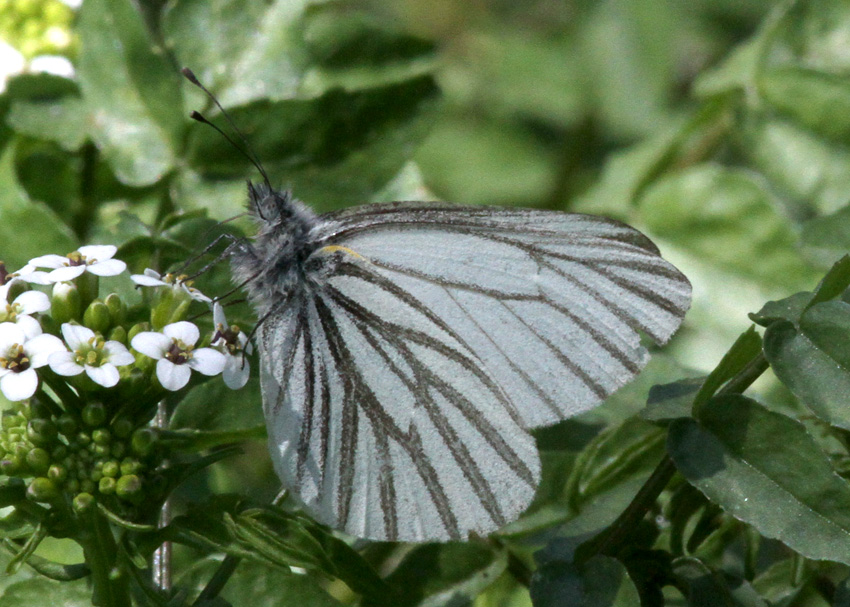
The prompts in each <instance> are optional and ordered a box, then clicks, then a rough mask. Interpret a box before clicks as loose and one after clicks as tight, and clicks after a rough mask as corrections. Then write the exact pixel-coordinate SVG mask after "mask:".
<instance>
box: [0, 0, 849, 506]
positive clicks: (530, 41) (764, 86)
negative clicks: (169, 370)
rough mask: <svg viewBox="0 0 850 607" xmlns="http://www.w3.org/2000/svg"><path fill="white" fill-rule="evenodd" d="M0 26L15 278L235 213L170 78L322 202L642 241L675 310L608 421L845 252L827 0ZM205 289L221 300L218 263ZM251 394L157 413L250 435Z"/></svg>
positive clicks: (250, 470)
mask: <svg viewBox="0 0 850 607" xmlns="http://www.w3.org/2000/svg"><path fill="white" fill-rule="evenodd" d="M0 40H2V41H3V42H4V44H5V45H6V46H5V47H0V50H2V51H3V54H2V55H0V65H2V66H3V68H4V69H5V70H7V71H17V72H19V73H17V74H16V75H15V74H12V75H9V76H8V78H7V79H6V82H5V88H4V91H3V93H2V94H0V259H3V260H5V261H6V262H7V263H8V264H9V266H10V267H11V268H12V269H14V268H15V267H16V266H19V265H21V264H23V263H25V262H26V261H27V260H28V259H29V258H31V257H33V256H35V255H41V254H46V253H60V254H63V253H65V252H67V251H70V250H72V249H73V248H75V247H76V246H79V245H81V244H90V243H115V244H117V245H119V246H120V247H121V249H120V253H119V257H121V258H123V259H125V260H126V261H128V263H129V264H130V266H131V269H132V271H134V272H140V271H141V270H143V269H144V268H145V267H148V266H156V267H157V269H160V270H164V269H167V268H168V267H169V266H170V265H172V264H175V263H177V262H178V261H180V260H182V259H185V258H186V257H187V256H188V255H189V254H190V253H191V251H192V250H193V249H194V248H195V247H197V246H199V245H200V244H202V243H203V242H206V238H207V234H208V232H207V230H208V229H210V228H211V227H214V225H215V222H214V221H213V220H221V219H225V218H228V217H231V216H233V215H236V214H238V213H240V212H242V211H243V210H244V204H245V192H244V180H245V179H246V178H252V179H256V178H257V172H256V170H255V169H254V168H253V167H252V166H251V165H250V163H249V162H248V161H247V160H246V158H245V157H244V156H243V155H242V154H240V153H239V152H238V151H237V150H235V149H234V148H233V147H232V146H231V145H229V144H228V143H227V142H226V141H224V140H223V139H222V137H221V136H220V135H218V134H217V133H215V132H214V131H212V130H211V129H209V128H208V127H204V126H202V125H199V124H196V123H194V122H192V121H191V120H189V119H188V114H189V112H190V111H191V110H195V109H197V110H201V111H202V112H203V113H204V114H205V115H206V116H208V117H209V118H210V119H212V120H214V121H216V122H217V123H218V124H220V125H222V126H224V122H223V121H222V120H221V117H220V115H218V112H217V111H216V110H215V108H212V107H211V104H210V103H209V101H208V100H207V99H206V98H205V97H204V96H203V95H202V94H201V93H200V92H199V91H197V90H196V89H194V88H193V87H192V86H191V85H190V84H188V83H187V82H186V81H185V80H184V79H182V78H181V76H180V75H179V68H180V67H182V66H188V67H190V68H192V69H193V70H194V71H195V73H196V74H197V76H198V77H199V78H200V79H201V81H202V82H204V83H205V84H206V85H207V86H208V87H209V88H210V89H211V90H212V91H213V92H214V93H215V94H216V95H217V96H218V98H219V99H220V100H221V103H222V104H223V105H224V106H226V107H227V108H228V110H229V111H230V112H231V114H232V116H233V119H234V121H235V122H236V124H238V125H239V128H240V129H241V130H242V131H244V133H245V136H246V138H247V139H248V140H249V141H250V143H251V146H252V147H253V148H254V149H255V150H256V153H257V155H258V157H259V158H260V159H261V160H262V162H263V164H264V165H265V166H266V168H267V169H268V171H269V173H270V174H271V176H272V181H273V182H274V183H276V184H280V185H281V186H285V187H292V188H293V190H294V191H295V194H296V195H297V196H298V197H300V198H302V199H303V200H305V201H306V202H308V203H309V204H310V205H312V206H313V207H314V208H315V209H317V210H320V211H322V210H330V209H334V208H339V207H341V206H346V205H351V204H359V203H363V202H369V201H385V200H397V199H442V200H448V201H453V202H458V203H472V204H501V205H517V206H528V207H548V208H554V209H561V210H567V211H580V212H593V213H602V214H606V215H609V216H612V217H616V218H619V219H623V220H625V221H627V222H629V223H632V224H633V225H635V226H636V227H638V228H640V229H641V230H644V231H645V232H647V234H649V235H650V236H651V237H652V238H653V240H655V241H656V243H657V244H658V245H659V247H660V248H661V249H662V252H663V253H664V254H665V256H667V257H668V258H669V259H670V260H671V261H673V262H674V263H676V264H677V265H678V266H679V267H680V268H681V269H682V270H683V271H684V272H685V273H686V274H687V275H688V276H689V278H690V279H691V281H692V282H693V284H694V304H693V309H692V310H691V312H690V313H689V315H688V318H687V320H686V323H685V325H684V328H683V329H682V330H681V331H680V332H679V334H678V335H677V337H676V338H675V339H674V341H673V343H672V345H671V346H670V347H668V348H666V349H665V350H664V352H663V353H662V354H659V355H658V356H656V359H655V362H654V363H653V365H652V366H651V368H650V371H649V373H648V374H647V375H646V377H645V378H643V379H642V380H640V383H639V384H638V385H637V387H636V388H634V389H633V390H634V391H633V392H627V393H624V394H621V395H619V398H620V400H621V401H622V402H626V401H627V400H628V399H631V402H629V403H627V404H626V405H623V406H624V407H625V408H627V409H630V410H635V409H637V408H640V407H641V406H642V403H643V400H642V399H643V398H645V394H646V389H647V388H648V386H649V385H651V384H652V383H654V382H659V381H668V380H672V379H677V378H679V377H681V376H682V375H685V374H694V373H695V372H699V371H705V370H707V369H710V368H712V367H713V366H714V365H715V364H716V363H717V361H718V359H719V357H720V356H721V355H722V354H723V352H725V351H726V349H727V348H728V347H729V346H730V345H731V343H732V342H733V341H734V338H735V336H737V335H738V334H739V333H740V332H741V331H742V330H744V329H745V328H746V327H747V326H748V325H749V324H750V321H749V319H748V318H747V313H748V312H754V311H756V310H758V309H759V308H760V307H761V305H762V304H763V303H764V301H766V300H768V299H771V298H777V297H782V296H785V295H788V294H790V293H793V292H795V291H798V290H801V289H811V288H812V287H814V285H815V283H816V281H817V279H818V277H819V276H820V275H822V272H823V269H824V268H825V267H827V266H828V265H829V264H831V263H832V262H833V261H835V260H836V259H837V258H838V257H839V256H840V255H842V254H843V253H844V252H846V251H847V249H848V246H850V223H848V222H850V210H848V207H847V206H846V205H847V202H848V199H850V151H848V149H850V81H848V79H847V76H848V74H850V5H848V3H847V2H844V1H839V0H818V1H798V2H766V1H761V0H642V1H641V2H633V1H630V0H599V1H589V0H563V1H554V0H532V1H529V2H522V3H519V2H508V1H506V0H476V1H472V2H470V1H463V0H432V1H430V2H419V1H417V0H403V1H395V2H378V1H377V0H375V1H368V0H363V1H306V0H270V1H268V2H265V1H263V2H261V1H254V2H249V1H245V0H216V1H213V2H210V1H206V0H204V1H201V0H175V1H170V2H162V1H151V2H145V3H138V4H136V3H133V2H131V1H130V0H86V1H85V2H84V3H83V5H82V7H69V6H67V5H65V4H62V3H61V2H59V1H58V0H0ZM10 49H15V50H14V51H13V50H10ZM45 55H53V56H59V57H61V58H64V59H58V60H57V59H54V60H52V61H51V60H49V59H46V58H45ZM45 66H47V67H50V69H53V70H57V71H59V73H60V74H64V75H55V74H53V75H51V74H47V73H44V72H41V71H39V70H41V69H43V68H44V67H45ZM224 128H225V129H226V130H227V127H226V126H224ZM234 225H235V229H237V230H244V231H245V232H247V233H250V231H251V226H250V224H248V223H247V222H244V221H242V222H241V223H240V222H239V221H237V222H235V224H234ZM205 280H206V282H203V281H202V285H203V287H204V289H205V290H206V291H207V292H208V293H210V294H215V293H217V292H218V293H220V292H222V291H223V290H224V289H226V284H227V280H228V278H227V271H226V268H220V269H217V270H216V271H214V272H213V273H212V275H211V276H209V277H206V279H205ZM116 288H120V287H116ZM127 294H128V296H130V293H129V290H128V293H127ZM235 314H236V318H237V319H242V320H243V322H245V323H246V324H250V311H248V310H246V309H244V308H243V309H241V310H238V311H237V312H236V313H235ZM252 385H253V384H252ZM249 389H253V390H254V392H253V393H252V394H250V395H246V396H245V397H244V398H243V397H242V395H240V398H239V401H240V402H239V403H232V402H231V401H232V400H234V399H233V398H230V399H229V400H228V399H227V398H226V397H225V395H221V394H217V395H209V394H201V393H199V394H197V395H190V397H189V399H187V401H184V402H186V403H188V404H185V405H182V406H183V407H184V408H183V409H182V410H181V411H179V412H178V413H179V415H178V416H177V417H176V421H175V423H177V424H181V423H182V424H186V425H200V426H201V427H234V426H240V425H249V424H252V423H256V422H257V421H258V419H259V418H258V416H257V413H258V411H259V395H258V394H257V393H256V386H254V387H253V388H249ZM640 390H643V392H642V393H641V392H640ZM764 390H768V391H769V390H771V387H770V386H766V387H764ZM209 402H222V403H225V404H224V405H223V407H222V409H221V410H216V411H210V410H209V408H208V407H206V408H205V405H206V404H207V403H209ZM227 403H230V404H229V405H228V404H227ZM245 403H251V404H250V405H246V404H245ZM228 407H229V408H228ZM596 415H598V416H601V417H602V418H604V416H605V413H604V409H603V410H602V412H598V413H596ZM250 449H253V447H251V448H249V450H250ZM263 450H264V446H263V445H261V444H259V443H258V444H257V445H256V449H255V450H254V451H251V452H249V455H248V456H247V457H245V458H242V459H241V460H239V461H235V462H234V463H232V464H231V465H229V466H218V467H216V471H215V472H214V474H213V477H212V478H211V479H207V480H206V481H205V482H207V483H208V484H209V487H208V488H209V489H210V490H215V491H226V490H235V489H238V490H241V491H247V492H252V491H254V492H255V493H257V494H258V495H266V494H267V493H268V492H269V491H270V490H271V488H272V485H273V482H272V481H269V470H268V467H267V466H265V465H259V464H257V462H258V461H265V456H264V455H263V454H262V451H263ZM252 454H253V457H252ZM195 489H197V490H198V491H200V490H201V489H200V488H195ZM190 490H192V488H190Z"/></svg>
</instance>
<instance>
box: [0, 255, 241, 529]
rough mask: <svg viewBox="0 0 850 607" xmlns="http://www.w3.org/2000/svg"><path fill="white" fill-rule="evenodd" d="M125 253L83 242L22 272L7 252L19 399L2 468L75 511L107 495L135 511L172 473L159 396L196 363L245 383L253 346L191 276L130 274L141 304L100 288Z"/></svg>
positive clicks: (11, 379) (3, 364) (9, 413)
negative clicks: (191, 315) (201, 317)
mask: <svg viewBox="0 0 850 607" xmlns="http://www.w3.org/2000/svg"><path fill="white" fill-rule="evenodd" d="M116 253H117V248H116V247H114V246H111V245H92V246H84V247H80V248H79V249H78V250H77V251H74V252H72V253H69V254H68V255H66V256H64V257H63V256H59V255H44V256H41V257H37V258H35V259H32V260H30V262H29V263H28V264H26V265H25V266H23V267H22V268H21V269H20V270H18V271H17V272H9V271H8V270H7V269H6V266H5V265H4V264H3V263H2V262H0V392H2V394H3V396H4V397H5V398H6V399H7V400H9V401H12V402H13V404H12V406H11V408H9V409H7V410H6V411H4V412H3V415H2V418H0V475H5V476H7V477H10V478H12V479H19V480H18V481H17V482H21V481H23V482H24V483H25V485H26V487H27V489H26V496H27V497H29V498H30V499H32V500H35V501H39V502H42V503H46V504H53V503H54V502H55V500H57V499H58V498H59V496H62V495H64V496H66V497H67V498H70V499H71V500H72V501H73V505H74V507H75V508H76V509H77V510H78V511H79V510H80V509H84V508H87V507H88V506H89V505H90V504H91V503H93V502H98V503H101V504H105V505H106V507H108V508H109V509H110V510H113V511H117V512H122V513H124V514H126V513H128V512H130V513H132V512H133V508H134V507H135V506H136V505H137V504H138V503H139V501H140V499H141V495H142V492H143V490H144V489H145V488H150V487H156V486H161V485H162V483H163V480H162V461H163V458H164V457H165V454H166V452H167V449H166V447H165V446H164V444H163V443H162V441H160V440H158V438H157V437H158V436H159V431H158V430H156V429H153V428H150V427H148V424H149V422H150V420H151V418H152V417H153V414H154V412H155V410H156V404H157V402H159V401H160V400H161V399H162V398H163V396H164V395H165V394H166V393H167V392H169V391H171V392H174V391H178V390H183V389H184V388H186V386H187V385H189V383H190V381H191V378H192V376H193V373H192V371H196V372H197V373H199V374H200V376H202V377H212V376H217V375H222V378H223V381H224V383H225V384H226V385H227V386H228V387H230V388H233V389H238V388H241V387H243V386H244V385H245V384H246V382H247V381H248V378H249V374H250V367H249V361H248V359H247V356H248V355H249V354H251V347H250V344H249V343H248V338H247V336H246V335H245V333H243V332H242V331H240V330H239V327H237V326H230V325H228V323H227V320H226V319H225V317H224V312H223V310H222V308H221V306H220V305H219V304H218V303H215V304H213V302H212V300H211V299H210V298H209V297H207V296H205V295H204V294H203V293H201V292H200V291H199V290H198V289H196V288H194V287H193V286H192V285H191V283H190V282H188V281H187V280H186V279H185V277H179V276H174V275H170V274H166V275H165V276H162V275H160V274H158V273H157V272H154V271H153V270H145V272H144V274H139V275H133V276H132V277H131V279H132V281H133V282H134V283H135V284H136V286H137V287H139V288H141V289H142V302H141V303H135V304H132V305H129V304H127V303H126V302H125V301H124V299H123V298H122V297H121V296H119V295H117V294H115V293H111V294H109V295H107V296H106V297H103V298H100V297H99V296H98V295H99V284H100V283H99V279H100V278H101V277H106V276H118V275H120V274H122V273H124V272H125V271H126V264H125V263H124V262H123V261H120V260H118V259H116V258H115V254H116ZM48 290H49V293H48V292H45V291H48ZM199 302H200V303H199ZM201 304H203V305H206V306H211V308H212V310H211V311H212V312H213V320H214V327H213V330H212V331H211V332H207V333H206V334H204V335H202V332H201V330H200V329H199V328H198V326H197V325H196V324H194V323H192V322H189V321H187V320H186V316H187V315H188V311H189V308H190V306H191V305H196V306H200V305H201Z"/></svg>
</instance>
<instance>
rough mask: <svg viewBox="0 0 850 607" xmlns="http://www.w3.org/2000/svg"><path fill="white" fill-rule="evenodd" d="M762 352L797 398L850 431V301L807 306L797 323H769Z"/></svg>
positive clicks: (824, 417)
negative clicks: (849, 398)
mask: <svg viewBox="0 0 850 607" xmlns="http://www.w3.org/2000/svg"><path fill="white" fill-rule="evenodd" d="M764 341H765V343H764V353H765V356H766V357H767V360H768V362H770V365H771V367H772V368H773V371H774V373H776V376H777V377H778V378H779V380H780V381H781V382H782V383H784V384H785V385H786V386H787V387H788V388H789V389H790V390H791V392H793V393H794V395H795V396H796V397H797V398H799V399H800V401H801V402H802V403H803V404H804V405H806V406H807V407H808V408H809V409H811V410H812V412H814V413H815V414H816V415H817V416H818V417H820V418H821V419H823V420H824V421H826V422H828V423H829V424H831V425H834V426H838V427H840V428H845V429H850V409H848V407H847V395H848V394H850V304H847V303H845V302H843V301H827V302H823V303H819V304H817V305H815V306H814V307H812V308H809V309H808V310H807V311H806V312H805V313H804V314H803V315H802V317H801V318H800V324H799V327H796V326H794V325H793V324H792V323H790V322H788V321H780V322H776V323H774V324H772V325H770V326H769V327H768V329H767V331H766V332H765V340H764Z"/></svg>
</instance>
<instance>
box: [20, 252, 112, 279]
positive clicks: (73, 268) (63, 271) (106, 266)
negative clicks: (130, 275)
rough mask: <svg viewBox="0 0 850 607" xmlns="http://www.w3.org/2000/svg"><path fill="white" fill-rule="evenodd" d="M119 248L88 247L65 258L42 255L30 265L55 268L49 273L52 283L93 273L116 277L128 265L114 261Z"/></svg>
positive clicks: (31, 260)
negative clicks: (85, 273)
mask: <svg viewBox="0 0 850 607" xmlns="http://www.w3.org/2000/svg"><path fill="white" fill-rule="evenodd" d="M117 251H118V248H117V247H116V246H114V245H111V244H104V245H87V246H84V247H80V248H79V249H77V250H76V251H74V252H73V253H68V254H67V255H66V256H65V257H62V256H61V255H42V256H41V257H36V258H35V259H30V262H29V264H28V265H30V266H35V267H38V268H53V271H51V272H48V273H47V279H48V280H49V281H50V282H63V281H66V280H73V279H75V278H77V277H78V276H81V275H82V274H83V272H91V273H92V274H95V275H97V276H116V275H118V274H120V273H121V272H123V271H124V270H126V269H127V264H125V263H124V262H123V261H120V260H118V259H112V257H113V256H114V255H115V253H116V252H117Z"/></svg>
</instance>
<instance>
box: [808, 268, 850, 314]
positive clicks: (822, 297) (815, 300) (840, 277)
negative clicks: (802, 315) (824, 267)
mask: <svg viewBox="0 0 850 607" xmlns="http://www.w3.org/2000/svg"><path fill="white" fill-rule="evenodd" d="M848 287H850V255H845V256H844V257H842V258H841V259H839V260H838V261H837V262H835V264H834V265H833V266H832V267H831V268H830V270H829V272H827V274H826V276H824V277H823V280H821V281H820V284H818V286H817V288H816V289H815V293H814V296H813V297H812V299H811V301H809V303H808V304H807V305H806V310H808V309H809V308H811V307H812V306H814V305H816V304H819V303H821V302H824V301H829V300H830V299H835V298H836V297H839V296H841V295H842V294H843V293H844V292H845V291H846V290H847V289H848Z"/></svg>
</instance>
